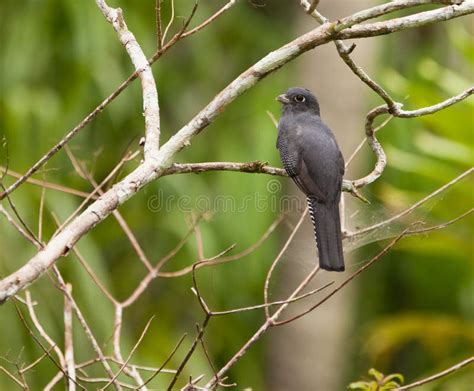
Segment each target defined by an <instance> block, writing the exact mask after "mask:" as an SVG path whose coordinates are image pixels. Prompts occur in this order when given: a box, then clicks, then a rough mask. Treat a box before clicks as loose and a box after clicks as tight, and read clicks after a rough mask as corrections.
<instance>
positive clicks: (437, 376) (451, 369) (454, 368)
mask: <svg viewBox="0 0 474 391" xmlns="http://www.w3.org/2000/svg"><path fill="white" fill-rule="evenodd" d="M473 362H474V356H472V357H469V358H467V359H465V360H463V361H461V362H458V363H457V364H455V365H453V366H452V367H449V368H448V369H445V370H444V371H441V372H439V373H436V374H434V375H432V376H430V377H427V378H426V379H423V380H418V381H416V382H414V383H411V384H407V385H406V386H403V387H399V388H396V389H395V391H402V390H411V389H412V388H416V387H419V386H422V385H423V384H427V383H431V382H432V381H435V380H438V379H440V378H442V377H444V376H446V375H449V374H450V373H453V372H456V371H458V370H460V369H461V368H464V367H466V366H468V365H470V364H472V363H473Z"/></svg>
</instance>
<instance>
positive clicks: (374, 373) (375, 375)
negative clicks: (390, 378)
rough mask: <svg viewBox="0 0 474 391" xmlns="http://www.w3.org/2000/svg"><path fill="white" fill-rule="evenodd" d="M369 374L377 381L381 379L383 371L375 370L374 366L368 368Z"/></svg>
mask: <svg viewBox="0 0 474 391" xmlns="http://www.w3.org/2000/svg"><path fill="white" fill-rule="evenodd" d="M369 375H370V376H372V377H373V378H374V379H375V380H377V381H378V382H380V381H382V380H383V373H382V372H379V371H377V370H376V369H375V368H370V369H369Z"/></svg>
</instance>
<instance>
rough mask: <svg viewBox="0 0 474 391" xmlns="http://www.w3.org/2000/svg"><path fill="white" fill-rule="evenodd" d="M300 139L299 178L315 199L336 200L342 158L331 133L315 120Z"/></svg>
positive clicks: (339, 184)
mask: <svg viewBox="0 0 474 391" xmlns="http://www.w3.org/2000/svg"><path fill="white" fill-rule="evenodd" d="M315 128H316V129H315ZM301 140H302V141H301V144H300V148H299V149H300V150H301V151H302V152H301V159H302V163H301V172H300V174H299V180H300V181H301V182H302V184H303V186H304V187H305V188H306V189H308V190H310V193H309V194H311V195H313V196H315V197H316V198H317V199H318V202H331V203H338V202H339V199H340V193H341V184H342V176H343V174H344V159H343V157H342V154H341V152H340V151H339V147H338V146H337V143H336V140H335V138H334V136H333V135H332V133H331V132H330V131H329V129H328V128H327V127H326V126H325V125H324V124H323V123H322V122H316V123H312V124H311V127H310V129H308V130H307V131H306V132H305V134H304V135H303V137H301ZM306 194H307V195H309V194H308V193H306Z"/></svg>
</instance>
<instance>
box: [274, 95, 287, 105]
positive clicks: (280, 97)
mask: <svg viewBox="0 0 474 391" xmlns="http://www.w3.org/2000/svg"><path fill="white" fill-rule="evenodd" d="M276 100H277V101H278V102H280V103H283V104H286V103H290V100H289V99H288V97H287V96H286V95H285V94H282V95H278V96H277V97H276Z"/></svg>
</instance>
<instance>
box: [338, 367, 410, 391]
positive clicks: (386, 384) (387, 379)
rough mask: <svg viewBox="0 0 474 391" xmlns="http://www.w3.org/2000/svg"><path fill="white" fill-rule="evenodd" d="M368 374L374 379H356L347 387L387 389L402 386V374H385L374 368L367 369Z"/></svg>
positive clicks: (377, 390) (364, 390) (365, 390)
mask: <svg viewBox="0 0 474 391" xmlns="http://www.w3.org/2000/svg"><path fill="white" fill-rule="evenodd" d="M369 376H370V377H373V378H374V380H369V381H357V382H354V383H351V384H349V386H348V387H347V388H348V389H349V390H359V391H389V390H394V389H396V388H398V387H400V386H402V385H403V382H404V381H405V379H404V378H403V375H401V374H399V373H393V374H391V375H387V376H385V375H384V374H383V373H382V372H379V371H377V370H376V369H374V368H371V369H369Z"/></svg>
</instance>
